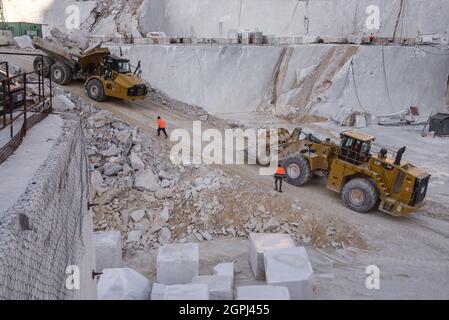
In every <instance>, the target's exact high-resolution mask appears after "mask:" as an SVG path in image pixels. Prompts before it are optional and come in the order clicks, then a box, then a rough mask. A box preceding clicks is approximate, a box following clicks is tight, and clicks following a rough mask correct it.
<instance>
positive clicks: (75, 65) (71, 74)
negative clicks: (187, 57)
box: [33, 37, 148, 101]
mask: <svg viewBox="0 0 449 320" xmlns="http://www.w3.org/2000/svg"><path fill="white" fill-rule="evenodd" d="M33 45H34V47H35V48H37V49H40V50H41V51H42V52H43V53H44V54H45V56H44V57H43V58H41V57H36V59H35V60H34V63H33V66H34V69H35V70H39V69H41V68H42V67H48V68H46V69H45V71H44V76H46V77H51V79H52V81H54V82H55V83H57V84H60V85H67V84H69V83H70V82H71V81H73V80H83V81H85V89H86V93H87V95H88V96H89V97H90V98H91V99H93V100H95V101H103V100H104V99H105V98H106V97H113V98H118V99H124V100H140V99H144V98H145V97H146V95H147V93H148V88H147V86H146V84H145V83H144V82H143V81H142V79H141V78H140V74H141V72H140V63H139V66H138V67H137V68H135V70H134V71H133V70H132V67H131V65H130V63H129V60H127V59H123V58H121V57H116V56H114V55H111V53H110V52H109V50H108V49H107V48H101V47H99V46H96V47H93V48H91V49H88V50H86V51H85V52H83V53H74V52H71V51H70V50H69V49H67V48H65V47H63V46H61V45H59V44H57V43H54V42H51V41H48V40H44V39H42V38H39V37H34V38H33Z"/></svg>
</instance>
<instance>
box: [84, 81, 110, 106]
mask: <svg viewBox="0 0 449 320" xmlns="http://www.w3.org/2000/svg"><path fill="white" fill-rule="evenodd" d="M86 91H87V95H88V96H89V98H91V99H92V100H95V101H103V100H104V99H105V98H106V96H105V94H104V88H103V84H102V83H101V81H99V80H97V79H92V80H90V81H89V82H88V83H87V85H86Z"/></svg>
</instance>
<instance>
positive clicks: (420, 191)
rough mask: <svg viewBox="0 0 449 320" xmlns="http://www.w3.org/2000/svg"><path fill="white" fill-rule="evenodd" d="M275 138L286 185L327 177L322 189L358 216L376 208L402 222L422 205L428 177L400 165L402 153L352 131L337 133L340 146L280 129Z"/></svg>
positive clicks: (310, 135) (411, 167) (420, 171)
mask: <svg viewBox="0 0 449 320" xmlns="http://www.w3.org/2000/svg"><path fill="white" fill-rule="evenodd" d="M267 134H268V133H267ZM278 136H279V149H278V155H279V161H281V163H282V165H283V167H284V168H285V170H286V172H287V182H288V183H289V184H292V185H294V186H302V185H305V184H306V183H307V182H309V181H310V180H311V179H312V177H313V176H314V175H318V176H324V177H327V188H328V189H330V190H333V191H335V192H337V193H340V194H341V198H342V200H343V202H344V204H345V205H346V206H347V207H348V208H350V209H352V210H354V211H358V212H361V213H365V212H368V211H370V210H372V209H373V208H375V207H378V209H379V210H380V211H383V212H386V213H388V214H390V215H393V216H403V215H407V214H409V213H411V212H413V211H415V210H417V209H418V208H420V207H421V206H422V205H423V204H424V199H425V197H426V193H427V188H428V184H429V179H430V174H428V173H426V172H425V171H423V170H422V169H419V168H418V167H416V166H414V165H412V164H411V163H409V162H406V161H403V160H402V157H403V154H404V152H405V149H406V148H405V147H403V148H401V149H399V150H397V151H392V150H388V149H387V148H384V147H381V146H378V145H376V144H375V143H374V141H375V139H376V138H375V137H373V136H371V135H368V134H365V133H361V132H357V131H346V132H343V133H341V137H340V138H341V141H340V144H337V143H335V142H333V141H331V139H326V140H325V141H322V140H320V139H318V138H317V137H316V136H314V135H313V134H310V133H309V134H306V133H304V132H303V130H302V129H301V128H296V129H295V130H294V131H293V133H292V134H289V132H288V131H287V130H285V129H280V130H279V134H278Z"/></svg>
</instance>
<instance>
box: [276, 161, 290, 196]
mask: <svg viewBox="0 0 449 320" xmlns="http://www.w3.org/2000/svg"><path fill="white" fill-rule="evenodd" d="M286 177H287V172H285V169H284V168H283V167H282V165H281V164H279V165H278V167H277V168H276V171H275V173H274V183H275V186H276V188H275V190H276V191H278V192H280V193H282V180H284V179H285V178H286ZM278 182H279V189H278Z"/></svg>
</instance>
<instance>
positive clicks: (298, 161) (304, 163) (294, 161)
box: [282, 156, 312, 186]
mask: <svg viewBox="0 0 449 320" xmlns="http://www.w3.org/2000/svg"><path fill="white" fill-rule="evenodd" d="M282 166H283V167H284V169H285V171H286V172H287V183H289V184H291V185H294V186H302V185H303V184H306V183H307V182H309V181H310V179H312V170H311V169H310V164H309V161H308V160H307V159H306V158H304V157H303V156H293V157H289V158H287V159H285V160H284V161H283V162H282Z"/></svg>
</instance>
